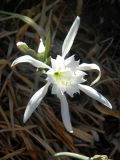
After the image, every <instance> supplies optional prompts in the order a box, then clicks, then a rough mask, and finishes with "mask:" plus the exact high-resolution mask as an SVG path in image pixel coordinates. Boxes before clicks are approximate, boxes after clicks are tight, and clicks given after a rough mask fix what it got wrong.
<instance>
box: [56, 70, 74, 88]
mask: <svg viewBox="0 0 120 160" xmlns="http://www.w3.org/2000/svg"><path fill="white" fill-rule="evenodd" d="M54 77H55V79H56V81H57V83H59V85H60V86H61V87H62V86H70V85H71V84H72V72H71V71H56V72H54Z"/></svg>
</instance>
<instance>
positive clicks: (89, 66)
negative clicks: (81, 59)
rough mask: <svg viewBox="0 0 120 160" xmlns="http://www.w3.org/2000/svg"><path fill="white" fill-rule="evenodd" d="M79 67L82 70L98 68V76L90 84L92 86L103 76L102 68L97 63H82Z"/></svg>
mask: <svg viewBox="0 0 120 160" xmlns="http://www.w3.org/2000/svg"><path fill="white" fill-rule="evenodd" d="M78 69H80V70H82V71H89V70H92V69H93V70H97V71H98V72H99V74H98V76H97V78H96V79H95V80H94V81H93V82H92V83H91V85H90V86H92V85H93V84H95V83H96V82H98V81H99V79H100V77H101V70H100V67H99V66H98V65H96V64H87V63H82V64H81V65H79V67H78Z"/></svg>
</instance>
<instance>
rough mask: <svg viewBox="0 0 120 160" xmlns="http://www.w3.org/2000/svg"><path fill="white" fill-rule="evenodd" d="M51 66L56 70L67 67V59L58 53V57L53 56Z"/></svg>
mask: <svg viewBox="0 0 120 160" xmlns="http://www.w3.org/2000/svg"><path fill="white" fill-rule="evenodd" d="M51 66H52V68H53V69H54V70H61V69H62V68H64V67H65V60H64V58H63V57H61V56H60V55H57V57H56V59H53V58H51Z"/></svg>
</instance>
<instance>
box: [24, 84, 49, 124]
mask: <svg viewBox="0 0 120 160" xmlns="http://www.w3.org/2000/svg"><path fill="white" fill-rule="evenodd" d="M49 85H50V84H49V83H47V84H46V85H45V86H43V87H42V88H41V89H39V90H38V91H37V92H36V93H35V94H34V95H33V96H32V98H31V99H30V101H29V103H28V105H27V108H26V110H25V113H24V118H23V122H24V123H25V122H26V121H27V120H28V118H29V117H30V116H31V114H32V113H33V112H34V110H35V109H36V108H37V107H38V105H39V104H40V102H41V101H42V99H43V98H44V96H45V95H46V92H47V90H48V87H49Z"/></svg>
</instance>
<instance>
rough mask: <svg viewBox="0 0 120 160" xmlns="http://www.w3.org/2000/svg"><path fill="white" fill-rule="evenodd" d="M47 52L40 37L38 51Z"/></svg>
mask: <svg viewBox="0 0 120 160" xmlns="http://www.w3.org/2000/svg"><path fill="white" fill-rule="evenodd" d="M44 52H45V46H44V44H43V40H42V39H41V38H40V43H39V46H38V53H44Z"/></svg>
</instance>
